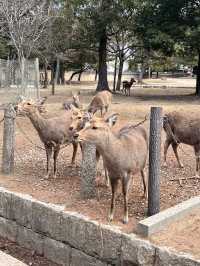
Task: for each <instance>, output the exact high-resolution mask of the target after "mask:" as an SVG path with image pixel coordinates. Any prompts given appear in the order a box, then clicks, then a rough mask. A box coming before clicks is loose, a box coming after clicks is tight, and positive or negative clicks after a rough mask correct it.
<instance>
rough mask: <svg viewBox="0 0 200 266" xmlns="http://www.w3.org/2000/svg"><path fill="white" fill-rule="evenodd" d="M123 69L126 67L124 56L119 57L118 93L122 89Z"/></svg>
mask: <svg viewBox="0 0 200 266" xmlns="http://www.w3.org/2000/svg"><path fill="white" fill-rule="evenodd" d="M123 67H124V56H123V54H122V55H120V57H119V72H118V78H117V86H116V91H120V88H121V81H122V74H123Z"/></svg>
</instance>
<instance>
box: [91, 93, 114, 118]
mask: <svg viewBox="0 0 200 266" xmlns="http://www.w3.org/2000/svg"><path fill="white" fill-rule="evenodd" d="M111 100H112V93H111V92H109V91H107V90H104V91H100V92H98V93H97V94H96V95H95V96H94V98H93V99H92V101H91V103H90V105H89V107H88V112H89V113H92V114H94V113H96V112H97V111H98V110H100V112H101V116H103V110H104V109H105V113H106V112H107V111H108V107H109V106H110V104H111Z"/></svg>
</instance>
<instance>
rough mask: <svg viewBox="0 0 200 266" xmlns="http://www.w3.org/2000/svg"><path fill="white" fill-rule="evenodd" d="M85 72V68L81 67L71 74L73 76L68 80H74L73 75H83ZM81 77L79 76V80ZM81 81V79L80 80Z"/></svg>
mask: <svg viewBox="0 0 200 266" xmlns="http://www.w3.org/2000/svg"><path fill="white" fill-rule="evenodd" d="M83 72H84V69H80V70H78V71H75V72H73V73H72V74H71V77H70V78H69V80H68V81H72V79H73V77H74V76H75V75H79V77H80V75H81V74H82V73H83ZM79 77H78V80H79ZM79 81H80V80H79Z"/></svg>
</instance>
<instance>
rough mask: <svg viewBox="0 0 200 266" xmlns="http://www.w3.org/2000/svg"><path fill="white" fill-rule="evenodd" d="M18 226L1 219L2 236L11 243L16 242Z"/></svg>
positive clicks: (0, 233)
mask: <svg viewBox="0 0 200 266" xmlns="http://www.w3.org/2000/svg"><path fill="white" fill-rule="evenodd" d="M17 228H18V226H17V224H16V223H15V222H13V221H11V220H7V219H5V218H3V217H0V236H1V237H4V238H8V239H9V240H11V241H16V238H17Z"/></svg>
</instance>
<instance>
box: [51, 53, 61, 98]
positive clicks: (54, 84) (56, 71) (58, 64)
mask: <svg viewBox="0 0 200 266" xmlns="http://www.w3.org/2000/svg"><path fill="white" fill-rule="evenodd" d="M55 66H56V69H55V67H54V79H53V83H52V95H55V86H56V85H57V81H58V75H59V68H60V60H59V58H57V59H56V64H55Z"/></svg>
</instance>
